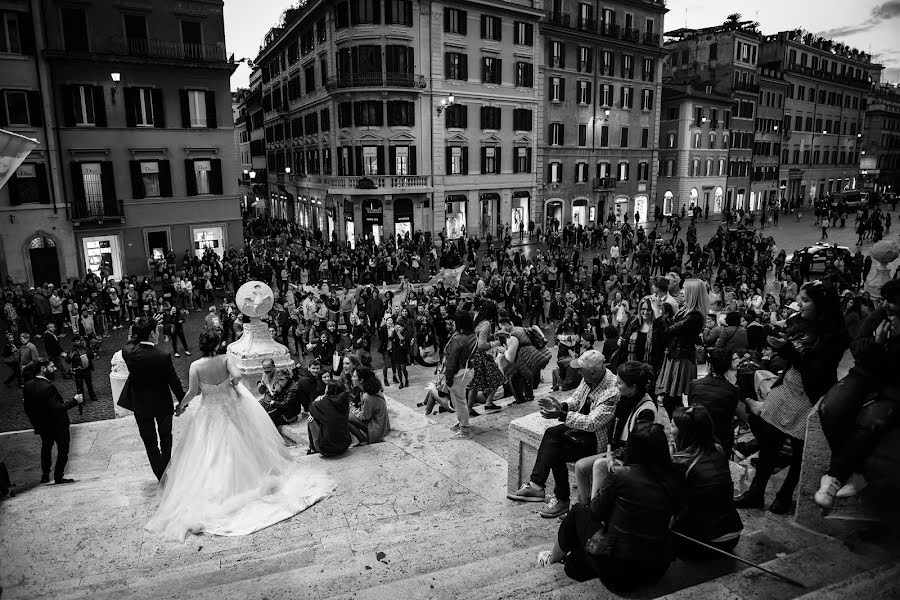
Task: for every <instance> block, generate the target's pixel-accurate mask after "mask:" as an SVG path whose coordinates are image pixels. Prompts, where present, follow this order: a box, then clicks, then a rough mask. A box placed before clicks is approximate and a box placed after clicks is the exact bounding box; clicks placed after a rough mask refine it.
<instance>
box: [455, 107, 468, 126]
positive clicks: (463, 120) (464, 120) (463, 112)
mask: <svg viewBox="0 0 900 600" xmlns="http://www.w3.org/2000/svg"><path fill="white" fill-rule="evenodd" d="M457 110H458V111H459V114H460V115H461V117H462V118H461V119H460V122H461V123H460V125H461V127H462V128H463V129H465V128H467V127H468V126H469V107H468V106H466V105H465V104H463V105H460V107H459V108H458V109H457Z"/></svg>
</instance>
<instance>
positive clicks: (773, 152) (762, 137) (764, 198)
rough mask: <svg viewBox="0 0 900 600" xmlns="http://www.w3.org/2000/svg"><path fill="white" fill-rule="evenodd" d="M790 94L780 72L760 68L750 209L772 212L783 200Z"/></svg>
mask: <svg viewBox="0 0 900 600" xmlns="http://www.w3.org/2000/svg"><path fill="white" fill-rule="evenodd" d="M787 91H788V84H787V81H785V79H784V74H783V73H782V72H781V71H779V70H778V69H776V68H774V67H770V66H768V65H762V66H761V67H760V69H759V98H758V99H757V104H756V126H755V128H754V134H755V135H754V141H753V173H752V175H751V192H750V206H751V207H754V208H762V207H767V208H771V207H773V206H777V205H778V203H779V202H780V200H781V194H780V190H779V173H780V169H781V142H782V133H783V131H782V126H783V122H784V99H785V98H786V97H787Z"/></svg>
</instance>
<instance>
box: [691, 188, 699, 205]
mask: <svg viewBox="0 0 900 600" xmlns="http://www.w3.org/2000/svg"><path fill="white" fill-rule="evenodd" d="M698 196H699V193H698V192H697V188H691V208H694V207H695V206H697V197H698Z"/></svg>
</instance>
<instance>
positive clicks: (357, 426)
mask: <svg viewBox="0 0 900 600" xmlns="http://www.w3.org/2000/svg"><path fill="white" fill-rule="evenodd" d="M349 421H350V435H352V436H353V437H355V438H356V439H357V440H359V442H360V443H361V444H368V443H369V426H368V425H366V423H365V422H363V420H362V419H360V418H359V417H357V416H356V415H355V414H353V413H352V412H351V413H350V416H349Z"/></svg>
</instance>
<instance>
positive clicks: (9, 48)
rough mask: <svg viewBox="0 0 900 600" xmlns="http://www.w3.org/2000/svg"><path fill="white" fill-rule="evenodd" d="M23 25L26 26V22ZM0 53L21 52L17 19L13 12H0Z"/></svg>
mask: <svg viewBox="0 0 900 600" xmlns="http://www.w3.org/2000/svg"><path fill="white" fill-rule="evenodd" d="M23 25H25V26H27V21H26V23H23ZM0 52H10V53H12V54H19V53H20V52H22V42H21V37H20V36H19V18H18V15H17V14H16V13H14V12H0Z"/></svg>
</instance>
